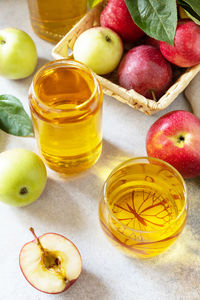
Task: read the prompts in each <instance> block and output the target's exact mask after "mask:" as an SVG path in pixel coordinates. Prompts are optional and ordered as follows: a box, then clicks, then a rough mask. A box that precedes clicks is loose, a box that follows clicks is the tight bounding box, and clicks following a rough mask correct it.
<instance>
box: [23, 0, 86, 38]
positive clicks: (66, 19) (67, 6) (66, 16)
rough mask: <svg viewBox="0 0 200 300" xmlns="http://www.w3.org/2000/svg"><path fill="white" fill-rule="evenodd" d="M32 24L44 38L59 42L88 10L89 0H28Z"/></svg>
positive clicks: (36, 31)
mask: <svg viewBox="0 0 200 300" xmlns="http://www.w3.org/2000/svg"><path fill="white" fill-rule="evenodd" d="M28 7H29V14H30V19H31V25H32V27H33V30H34V31H35V33H36V34H37V35H38V36H39V37H41V38H42V39H45V40H48V41H50V42H53V43H56V42H58V41H59V40H60V39H61V38H62V37H63V36H64V35H65V34H66V33H67V32H68V31H69V30H70V29H71V28H72V27H73V26H74V25H75V24H76V23H77V22H78V21H79V20H80V19H81V18H82V17H83V16H84V15H85V14H86V12H87V0H73V1H72V0H67V1H66V0H28Z"/></svg>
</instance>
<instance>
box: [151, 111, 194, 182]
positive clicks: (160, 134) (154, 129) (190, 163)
mask: <svg viewBox="0 0 200 300" xmlns="http://www.w3.org/2000/svg"><path fill="white" fill-rule="evenodd" d="M180 136H182V137H184V138H185V142H184V141H182V142H183V144H182V147H180V146H178V145H180V144H179V143H177V141H178V140H179V138H180ZM146 150H147V154H148V156H151V157H156V158H160V159H162V160H164V161H166V162H168V163H169V164H171V165H172V166H174V167H175V168H176V169H177V170H178V171H179V172H180V173H181V175H182V176H183V177H184V178H192V177H195V176H198V175H200V119H198V118H197V117H196V116H194V115H193V114H192V113H190V112H187V111H183V110H177V111H172V112H169V113H167V114H165V115H164V116H162V117H161V118H159V119H158V120H157V121H156V122H155V123H154V124H153V125H152V126H151V127H150V129H149V131H148V133H147V137H146Z"/></svg>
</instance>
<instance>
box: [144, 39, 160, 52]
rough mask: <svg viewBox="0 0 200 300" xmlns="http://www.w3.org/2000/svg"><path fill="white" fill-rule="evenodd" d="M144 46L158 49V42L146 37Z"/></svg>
mask: <svg viewBox="0 0 200 300" xmlns="http://www.w3.org/2000/svg"><path fill="white" fill-rule="evenodd" d="M145 44H146V45H150V46H154V47H155V48H157V49H160V41H158V40H156V39H154V38H152V37H150V36H148V37H147V38H146V40H145Z"/></svg>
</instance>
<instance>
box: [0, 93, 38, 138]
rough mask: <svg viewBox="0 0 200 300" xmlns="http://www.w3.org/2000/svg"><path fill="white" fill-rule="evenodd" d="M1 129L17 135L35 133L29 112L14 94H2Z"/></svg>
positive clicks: (0, 98)
mask: <svg viewBox="0 0 200 300" xmlns="http://www.w3.org/2000/svg"><path fill="white" fill-rule="evenodd" d="M0 129H2V130H3V131H5V132H7V133H10V134H13V135H17V136H33V135H34V134H33V127H32V122H31V120H30V118H29V116H28V114H27V113H26V112H25V110H24V108H23V106H22V104H21V102H20V101H19V100H18V99H17V98H16V97H14V96H12V95H0Z"/></svg>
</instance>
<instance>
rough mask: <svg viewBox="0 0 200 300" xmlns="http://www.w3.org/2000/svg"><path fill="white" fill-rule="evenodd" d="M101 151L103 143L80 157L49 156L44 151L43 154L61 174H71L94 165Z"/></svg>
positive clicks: (48, 164) (51, 166)
mask: <svg viewBox="0 0 200 300" xmlns="http://www.w3.org/2000/svg"><path fill="white" fill-rule="evenodd" d="M101 151H102V144H101V145H100V146H99V147H98V148H97V150H96V151H95V152H93V153H91V154H90V155H88V154H87V155H85V154H84V155H83V156H78V157H76V156H75V157H58V156H49V155H48V154H46V153H43V152H42V156H43V158H44V160H45V163H46V164H47V166H48V167H49V168H50V169H52V170H54V171H56V172H58V173H61V174H65V175H70V174H77V173H80V172H82V171H84V170H86V169H88V168H90V167H91V166H92V165H94V164H95V163H96V162H97V160H98V159H99V157H100V155H101Z"/></svg>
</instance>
